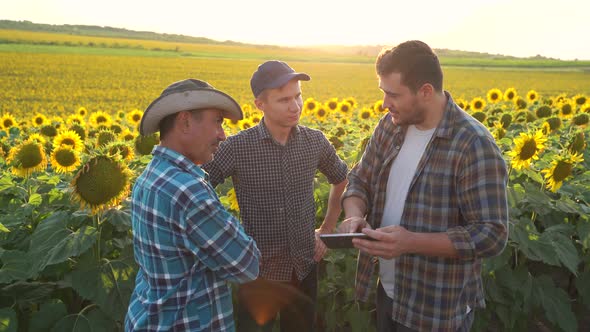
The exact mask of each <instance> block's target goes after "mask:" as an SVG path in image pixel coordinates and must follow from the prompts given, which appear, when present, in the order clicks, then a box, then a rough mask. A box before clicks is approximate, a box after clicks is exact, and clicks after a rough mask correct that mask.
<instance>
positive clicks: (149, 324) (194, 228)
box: [125, 79, 260, 331]
mask: <svg viewBox="0 0 590 332" xmlns="http://www.w3.org/2000/svg"><path fill="white" fill-rule="evenodd" d="M224 117H229V118H232V119H241V118H242V111H241V109H240V107H239V106H238V104H237V103H236V102H235V101H234V99H233V98H231V97H230V96H229V95H227V94H225V93H223V92H221V91H219V90H216V89H215V88H213V87H212V86H211V85H210V84H208V83H207V82H204V81H201V80H196V79H188V80H183V81H180V82H176V83H173V84H172V85H170V86H169V87H167V88H166V89H165V90H164V91H163V92H162V94H161V95H160V97H158V98H157V99H156V100H154V101H153V102H152V103H151V104H150V105H149V106H148V108H147V110H146V111H145V112H144V115H143V118H142V120H141V124H140V132H141V134H142V135H149V134H153V133H155V132H156V131H158V130H159V131H160V144H159V145H158V146H156V147H154V149H153V151H152V154H153V158H152V160H151V161H150V163H149V164H148V165H147V167H146V168H145V169H144V171H143V173H141V175H140V176H139V177H138V178H137V180H136V181H135V184H134V186H133V193H132V197H131V222H132V228H133V243H134V245H133V247H134V254H135V260H136V261H137V264H138V265H139V270H138V273H137V277H136V284H135V289H134V291H133V294H132V295H131V299H130V303H129V308H128V311H127V316H126V318H125V330H126V331H147V330H150V331H234V330H235V326H234V320H233V315H232V312H233V307H232V293H231V290H230V288H229V286H228V284H227V282H228V281H232V282H236V283H243V282H247V281H251V280H254V279H256V277H257V276H258V271H259V258H260V252H259V251H258V248H257V246H256V243H255V242H254V240H253V239H252V237H250V236H248V235H247V234H246V233H245V232H244V229H243V228H242V226H241V224H240V222H239V220H237V219H236V218H235V217H234V216H233V215H232V214H230V213H229V212H228V211H226V210H225V208H224V207H223V205H222V204H221V202H220V201H219V198H218V197H217V194H216V193H215V190H214V189H213V187H211V184H210V183H209V181H207V175H206V173H205V172H204V171H203V169H201V167H200V166H199V165H201V164H203V163H205V162H207V161H209V160H211V158H212V155H213V153H214V152H215V150H217V146H218V145H219V142H221V141H223V140H225V133H224V131H223V128H222V124H223V118H224Z"/></svg>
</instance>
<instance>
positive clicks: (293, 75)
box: [255, 73, 311, 97]
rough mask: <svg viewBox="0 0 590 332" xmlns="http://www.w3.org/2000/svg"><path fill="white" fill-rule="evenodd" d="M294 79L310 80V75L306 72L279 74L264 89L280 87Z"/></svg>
mask: <svg viewBox="0 0 590 332" xmlns="http://www.w3.org/2000/svg"><path fill="white" fill-rule="evenodd" d="M294 79H296V80H299V81H309V80H311V77H310V76H309V75H307V74H306V73H287V74H285V75H281V76H279V77H277V78H276V79H275V80H274V81H273V82H272V83H270V84H268V85H267V86H266V88H265V89H264V90H267V89H276V88H280V87H282V86H283V85H285V84H287V82H289V81H291V80H294ZM264 90H262V91H264ZM262 91H260V92H259V93H258V95H260V94H261V93H262ZM255 97H258V96H255Z"/></svg>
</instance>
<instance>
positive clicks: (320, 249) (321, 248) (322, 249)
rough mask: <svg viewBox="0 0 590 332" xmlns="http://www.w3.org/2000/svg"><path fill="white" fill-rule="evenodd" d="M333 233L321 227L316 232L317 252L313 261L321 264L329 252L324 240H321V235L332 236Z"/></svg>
mask: <svg viewBox="0 0 590 332" xmlns="http://www.w3.org/2000/svg"><path fill="white" fill-rule="evenodd" d="M330 233H332V232H330V231H327V230H324V229H322V228H321V227H320V228H318V229H316V230H315V251H314V254H313V260H314V261H316V262H319V261H321V260H322V258H323V257H324V255H325V254H326V252H328V247H326V244H325V243H324V241H322V239H320V234H330Z"/></svg>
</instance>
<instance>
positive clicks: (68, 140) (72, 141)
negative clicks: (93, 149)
mask: <svg viewBox="0 0 590 332" xmlns="http://www.w3.org/2000/svg"><path fill="white" fill-rule="evenodd" d="M62 145H67V146H69V147H71V148H72V149H73V150H75V151H77V152H82V151H83V150H84V143H83V142H82V139H80V135H78V133H76V132H75V131H73V130H65V131H62V132H61V133H59V134H58V135H57V136H56V137H55V138H54V139H53V148H54V149H55V148H57V147H60V146H62Z"/></svg>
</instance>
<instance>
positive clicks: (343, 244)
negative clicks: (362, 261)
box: [320, 233, 375, 249]
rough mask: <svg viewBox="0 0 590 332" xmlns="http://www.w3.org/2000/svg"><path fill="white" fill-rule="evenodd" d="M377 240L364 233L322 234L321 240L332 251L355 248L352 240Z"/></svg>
mask: <svg viewBox="0 0 590 332" xmlns="http://www.w3.org/2000/svg"><path fill="white" fill-rule="evenodd" d="M355 238H356V239H365V240H375V239H373V238H372V237H370V236H368V235H367V234H364V233H335V234H320V239H322V241H323V242H324V243H325V244H326V247H328V248H330V249H345V248H354V246H353V245H352V239H355Z"/></svg>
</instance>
